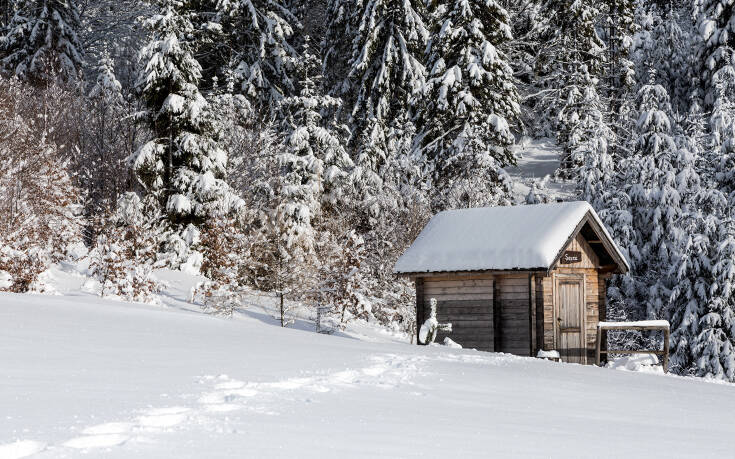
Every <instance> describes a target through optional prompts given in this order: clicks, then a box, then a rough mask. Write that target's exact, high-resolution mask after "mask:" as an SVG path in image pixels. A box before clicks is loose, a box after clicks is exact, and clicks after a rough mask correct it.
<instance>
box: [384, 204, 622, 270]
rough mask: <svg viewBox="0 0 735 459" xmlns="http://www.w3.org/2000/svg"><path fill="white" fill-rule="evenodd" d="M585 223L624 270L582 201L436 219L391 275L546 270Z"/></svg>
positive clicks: (618, 254) (459, 212) (451, 212)
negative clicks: (591, 225) (584, 221)
mask: <svg viewBox="0 0 735 459" xmlns="http://www.w3.org/2000/svg"><path fill="white" fill-rule="evenodd" d="M586 217H587V218H588V219H589V220H592V221H593V223H596V224H595V225H594V226H595V227H597V229H596V231H597V232H598V233H602V234H598V236H599V237H600V238H604V239H605V242H606V246H607V247H609V248H611V249H612V251H614V252H615V253H613V254H611V256H612V257H614V258H615V259H617V260H618V264H619V265H620V264H622V265H624V266H621V268H622V269H624V270H627V269H629V266H628V263H627V261H626V259H625V256H624V255H623V254H622V252H620V249H619V248H618V247H617V246H616V245H615V242H614V241H613V240H612V238H611V237H610V234H609V233H608V232H607V230H606V229H605V226H604V225H603V223H602V221H601V220H600V217H598V215H597V213H596V212H595V210H594V209H593V208H592V206H590V205H589V203H587V202H586V201H577V202H562V203H553V204H537V205H526V206H502V207H481V208H474V209H461V210H448V211H445V212H441V213H438V214H437V215H435V216H434V217H433V218H432V219H431V221H429V223H428V224H427V225H426V227H425V228H424V229H423V231H421V234H419V236H418V238H416V240H415V241H414V243H413V244H412V245H411V247H409V248H408V250H406V252H405V253H404V254H403V255H402V256H401V258H399V259H398V262H397V263H396V265H395V267H394V268H393V272H395V273H421V272H446V271H482V270H512V269H551V267H552V264H553V263H554V262H555V261H556V259H557V257H558V255H559V254H560V253H561V251H562V250H563V249H564V247H566V245H567V243H568V242H569V239H570V237H571V236H572V235H573V233H574V232H575V230H576V229H578V226H579V224H580V222H582V220H583V219H585V218H586Z"/></svg>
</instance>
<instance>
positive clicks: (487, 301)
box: [418, 275, 495, 351]
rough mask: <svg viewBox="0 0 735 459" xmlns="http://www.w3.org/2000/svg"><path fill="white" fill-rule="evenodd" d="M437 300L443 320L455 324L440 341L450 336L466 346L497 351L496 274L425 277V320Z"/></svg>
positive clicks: (438, 317)
mask: <svg viewBox="0 0 735 459" xmlns="http://www.w3.org/2000/svg"><path fill="white" fill-rule="evenodd" d="M431 298H435V299H436V300H437V311H436V313H437V314H436V316H437V319H438V320H439V323H451V324H452V332H451V333H444V332H440V333H439V334H438V335H437V338H436V342H439V343H440V342H443V341H444V338H445V337H446V336H449V337H450V338H451V339H452V340H453V341H455V342H457V343H459V344H461V345H462V346H463V347H467V348H474V349H478V350H482V351H493V350H495V346H494V340H495V339H494V326H493V324H494V319H493V302H494V278H493V276H482V275H479V276H458V277H452V276H450V277H429V278H425V279H423V319H422V320H421V321H420V322H419V323H418V326H419V327H420V326H421V323H423V321H424V320H426V318H428V315H429V312H430V304H429V303H430V300H431Z"/></svg>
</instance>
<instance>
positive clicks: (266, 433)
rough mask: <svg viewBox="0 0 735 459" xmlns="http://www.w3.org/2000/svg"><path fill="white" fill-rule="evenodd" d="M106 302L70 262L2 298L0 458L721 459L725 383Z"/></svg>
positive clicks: (254, 315) (363, 331)
mask: <svg viewBox="0 0 735 459" xmlns="http://www.w3.org/2000/svg"><path fill="white" fill-rule="evenodd" d="M158 276H159V277H161V278H165V280H166V281H167V282H168V283H169V287H168V288H167V290H166V292H165V294H164V295H163V296H162V300H161V303H162V304H161V305H159V306H148V305H136V304H127V303H123V302H117V301H109V300H101V299H99V298H97V297H95V296H93V295H91V294H89V293H86V292H85V285H87V287H88V286H89V285H88V280H87V279H86V278H85V277H84V276H83V275H82V274H79V273H78V272H77V271H75V268H74V267H73V266H71V265H66V266H61V267H60V268H59V269H56V270H54V271H53V272H52V273H51V274H50V276H49V279H50V280H49V282H52V283H53V285H54V286H55V290H56V291H57V292H58V293H60V295H55V296H43V295H14V294H0V327H1V330H0V362H1V363H2V372H0V408H1V409H0V459H8V458H21V457H38V458H76V457H94V458H131V457H136V458H138V457H141V458H161V457H176V458H225V457H228V458H229V457H294V456H297V457H343V456H349V457H626V456H633V457H698V458H701V457H729V456H731V455H732V452H733V449H734V448H735V438H734V437H733V435H732V432H733V431H734V430H735V419H733V417H732V414H731V413H732V412H733V411H735V387H734V386H732V385H724V384H708V383H706V382H703V381H701V380H697V379H689V378H680V377H663V376H660V375H654V374H645V373H635V372H623V371H614V370H610V369H600V368H594V367H589V366H580V365H572V364H560V363H554V362H550V361H544V360H540V359H530V358H522V357H515V356H510V355H505V354H493V353H484V352H478V351H474V350H466V349H453V348H448V347H444V346H431V347H418V346H411V345H409V344H408V343H407V342H406V341H405V339H402V337H399V336H396V335H392V334H390V333H387V332H382V331H379V330H378V329H375V328H372V327H370V326H368V325H366V324H361V325H357V326H354V327H350V328H348V330H347V331H346V332H339V333H335V334H333V335H320V334H316V333H314V332H313V323H311V322H309V321H308V320H306V319H299V320H297V321H296V323H295V324H293V326H292V328H287V329H282V328H280V327H279V326H278V325H277V322H276V320H275V319H274V318H273V317H272V309H271V308H270V307H268V306H267V305H265V306H263V307H261V306H257V305H256V303H258V302H260V301H263V299H262V298H258V297H257V296H252V297H249V298H248V302H249V303H250V304H251V306H249V307H248V308H247V309H245V310H243V311H242V313H240V314H237V315H236V317H234V318H232V319H224V318H218V317H212V316H207V315H204V314H201V313H200V312H198V311H197V310H196V307H195V306H193V305H187V303H185V299H186V296H187V294H188V288H189V286H190V285H192V284H193V283H194V282H195V281H196V279H194V278H192V276H189V275H186V274H183V273H178V272H171V271H161V272H158Z"/></svg>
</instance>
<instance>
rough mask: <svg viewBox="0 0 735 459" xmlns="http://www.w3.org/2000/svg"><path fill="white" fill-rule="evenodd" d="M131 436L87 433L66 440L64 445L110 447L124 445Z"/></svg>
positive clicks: (79, 447) (69, 446)
mask: <svg viewBox="0 0 735 459" xmlns="http://www.w3.org/2000/svg"><path fill="white" fill-rule="evenodd" d="M128 440H130V437H129V436H127V435H123V434H100V435H85V436H82V437H76V438H72V439H71V440H68V441H66V442H64V446H66V447H68V448H75V449H91V448H109V447H111V446H118V445H122V444H123V443H125V442H126V441H128Z"/></svg>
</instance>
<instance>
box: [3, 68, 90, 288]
mask: <svg viewBox="0 0 735 459" xmlns="http://www.w3.org/2000/svg"><path fill="white" fill-rule="evenodd" d="M35 102H37V100H36V99H35V95H34V94H33V93H31V92H30V91H29V89H28V88H27V87H23V86H22V85H21V84H20V83H19V82H18V81H17V80H5V79H3V78H2V77H0V113H2V114H3V115H2V119H0V132H2V133H6V134H10V135H3V134H0V271H5V272H7V273H9V274H10V276H11V277H12V282H13V283H12V285H10V286H8V287H5V288H4V290H10V291H14V292H25V291H28V289H29V288H30V287H31V285H32V284H33V283H34V282H35V281H36V280H37V279H38V276H39V275H40V274H41V273H42V272H43V271H45V270H47V269H48V268H49V267H50V266H51V264H53V263H56V262H58V261H60V260H62V259H63V258H64V257H65V256H66V253H67V248H68V247H69V246H70V245H72V244H75V243H77V242H79V241H80V240H81V223H82V221H81V219H80V217H79V215H78V214H79V211H80V205H79V204H80V203H79V201H80V200H79V195H80V193H79V190H78V189H77V187H76V186H74V183H73V181H72V180H73V179H72V175H71V173H70V172H69V162H68V161H67V160H65V159H64V158H63V157H62V154H61V152H60V149H59V147H58V146H57V145H56V144H54V143H52V142H50V141H49V140H48V136H47V132H46V130H45V126H43V125H40V126H39V125H36V124H35V123H34V120H33V119H32V118H30V119H26V118H25V113H23V110H25V109H28V108H29V107H26V104H28V105H32V104H34V103H35Z"/></svg>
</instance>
